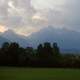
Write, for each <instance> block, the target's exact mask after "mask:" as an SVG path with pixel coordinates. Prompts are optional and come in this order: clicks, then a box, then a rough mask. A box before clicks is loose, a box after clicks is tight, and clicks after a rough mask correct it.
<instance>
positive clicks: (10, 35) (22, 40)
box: [1, 30, 29, 47]
mask: <svg viewBox="0 0 80 80" xmlns="http://www.w3.org/2000/svg"><path fill="white" fill-rule="evenodd" d="M1 36H3V37H4V38H6V39H9V40H10V41H11V42H17V43H19V44H20V45H21V46H22V47H27V46H28V45H29V44H28V43H29V40H28V39H27V38H26V37H25V36H22V35H18V34H16V33H15V32H14V31H13V30H7V31H5V32H4V33H2V34H1Z"/></svg>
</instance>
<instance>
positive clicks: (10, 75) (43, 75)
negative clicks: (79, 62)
mask: <svg viewBox="0 0 80 80" xmlns="http://www.w3.org/2000/svg"><path fill="white" fill-rule="evenodd" d="M0 80H80V70H79V69H53V68H51V69H49V68H9V67H0Z"/></svg>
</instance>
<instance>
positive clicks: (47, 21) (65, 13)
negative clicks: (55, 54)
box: [0, 0, 80, 35]
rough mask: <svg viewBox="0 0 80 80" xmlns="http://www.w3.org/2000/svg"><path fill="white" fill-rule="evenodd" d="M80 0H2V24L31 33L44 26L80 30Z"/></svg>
mask: <svg viewBox="0 0 80 80" xmlns="http://www.w3.org/2000/svg"><path fill="white" fill-rule="evenodd" d="M79 3H80V1H79V0H0V25H4V26H6V27H5V28H6V29H7V28H9V29H13V30H14V31H16V32H17V33H22V34H25V35H27V34H29V33H30V34H31V33H32V32H35V31H38V30H40V29H41V28H43V27H46V26H48V25H52V26H53V27H55V28H60V27H61V28H62V27H67V28H70V29H71V28H72V29H75V30H78V31H79V30H80V10H79V7H80V5H79Z"/></svg>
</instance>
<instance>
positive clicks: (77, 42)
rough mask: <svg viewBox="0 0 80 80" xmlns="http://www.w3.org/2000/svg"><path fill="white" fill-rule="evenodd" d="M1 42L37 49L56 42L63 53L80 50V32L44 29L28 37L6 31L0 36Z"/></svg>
mask: <svg viewBox="0 0 80 80" xmlns="http://www.w3.org/2000/svg"><path fill="white" fill-rule="evenodd" d="M0 36H1V37H2V38H0V39H1V40H0V43H1V41H8V40H9V41H12V42H18V43H19V44H20V45H21V46H23V47H27V46H32V47H35V48H36V47H37V45H38V44H39V43H44V42H51V43H53V42H57V43H58V45H59V47H60V49H61V50H63V51H68V50H69V51H70V50H71V51H79V50H80V32H77V31H75V30H70V29H67V28H61V29H57V28H53V27H46V28H43V29H41V30H40V31H38V32H35V33H33V34H31V35H29V36H28V37H26V36H22V35H19V34H16V33H15V32H13V31H12V30H8V31H6V32H4V33H2V34H1V35H0Z"/></svg>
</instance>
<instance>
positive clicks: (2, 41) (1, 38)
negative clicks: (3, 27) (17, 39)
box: [0, 33, 10, 47]
mask: <svg viewBox="0 0 80 80" xmlns="http://www.w3.org/2000/svg"><path fill="white" fill-rule="evenodd" d="M0 34H1V33H0ZM4 42H10V40H8V39H6V38H4V37H2V36H0V47H1V46H2V44H3V43H4Z"/></svg>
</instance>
